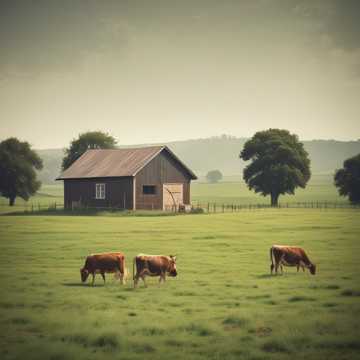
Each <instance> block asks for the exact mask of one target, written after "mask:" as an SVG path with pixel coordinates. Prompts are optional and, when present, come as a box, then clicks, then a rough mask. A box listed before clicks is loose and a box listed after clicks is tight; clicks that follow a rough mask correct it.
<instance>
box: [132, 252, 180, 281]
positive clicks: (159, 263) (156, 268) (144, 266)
mask: <svg viewBox="0 0 360 360" xmlns="http://www.w3.org/2000/svg"><path fill="white" fill-rule="evenodd" d="M135 265H136V274H135ZM133 273H134V287H136V286H137V284H138V281H139V278H141V279H142V280H143V282H144V286H145V287H147V286H146V282H145V276H146V275H149V276H160V279H159V284H160V283H161V281H164V282H165V278H166V274H168V275H169V276H176V275H177V271H176V256H172V255H170V256H165V255H145V254H139V255H137V256H135V258H134V261H133Z"/></svg>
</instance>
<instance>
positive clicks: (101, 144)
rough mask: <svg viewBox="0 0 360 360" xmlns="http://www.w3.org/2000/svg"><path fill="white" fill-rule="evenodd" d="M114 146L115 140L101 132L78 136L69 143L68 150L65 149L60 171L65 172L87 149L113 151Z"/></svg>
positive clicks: (90, 132)
mask: <svg viewBox="0 0 360 360" xmlns="http://www.w3.org/2000/svg"><path fill="white" fill-rule="evenodd" d="M115 146H116V140H115V138H113V137H112V136H111V135H109V134H106V133H103V132H101V131H89V132H86V133H83V134H80V135H79V137H78V138H77V139H74V140H72V141H71V143H70V146H69V148H67V149H65V157H64V158H63V161H62V169H63V170H66V169H67V168H68V167H70V165H72V163H73V162H74V161H75V160H77V159H78V158H79V157H80V156H81V155H82V154H83V153H84V152H85V151H86V150H88V149H113V148H115Z"/></svg>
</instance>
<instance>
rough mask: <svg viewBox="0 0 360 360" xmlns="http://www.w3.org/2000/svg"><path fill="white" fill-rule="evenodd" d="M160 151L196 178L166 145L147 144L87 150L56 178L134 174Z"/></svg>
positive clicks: (192, 177) (191, 176)
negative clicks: (125, 147)
mask: <svg viewBox="0 0 360 360" xmlns="http://www.w3.org/2000/svg"><path fill="white" fill-rule="evenodd" d="M162 151H166V152H167V153H168V154H169V155H170V156H171V157H172V158H173V159H175V160H176V161H177V162H178V163H179V164H180V165H181V166H182V167H183V168H184V170H185V172H187V173H188V174H189V176H190V178H191V179H197V177H196V175H195V174H194V173H193V172H192V171H191V170H190V169H189V168H188V167H186V166H185V165H184V164H183V163H182V162H181V161H180V160H179V159H178V158H177V157H176V155H175V154H174V153H173V152H172V151H171V150H170V149H169V148H168V147H167V146H149V147H141V148H129V149H111V150H108V149H106V150H105V149H91V150H87V151H86V152H85V153H84V154H83V155H81V156H80V158H79V159H77V160H76V161H75V162H74V163H73V164H72V165H71V166H70V167H69V168H68V169H66V170H65V171H64V172H63V173H62V174H61V175H60V176H59V177H58V178H57V179H56V180H65V179H79V178H87V179H88V178H100V177H123V176H135V175H136V174H137V173H138V172H139V171H140V170H141V169H142V168H143V167H144V166H145V165H147V164H148V163H149V162H150V161H151V160H152V159H153V158H154V157H155V156H157V155H158V154H160V153H161V152H162Z"/></svg>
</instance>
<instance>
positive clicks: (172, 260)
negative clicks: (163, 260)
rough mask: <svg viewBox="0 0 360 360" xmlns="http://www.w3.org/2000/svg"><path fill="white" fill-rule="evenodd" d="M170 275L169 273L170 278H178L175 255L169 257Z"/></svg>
mask: <svg viewBox="0 0 360 360" xmlns="http://www.w3.org/2000/svg"><path fill="white" fill-rule="evenodd" d="M168 273H169V276H176V275H177V271H176V256H174V255H170V256H169V266H168Z"/></svg>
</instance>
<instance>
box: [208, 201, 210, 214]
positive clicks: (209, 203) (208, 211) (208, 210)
mask: <svg viewBox="0 0 360 360" xmlns="http://www.w3.org/2000/svg"><path fill="white" fill-rule="evenodd" d="M207 212H208V213H209V212H210V203H208V204H207Z"/></svg>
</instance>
